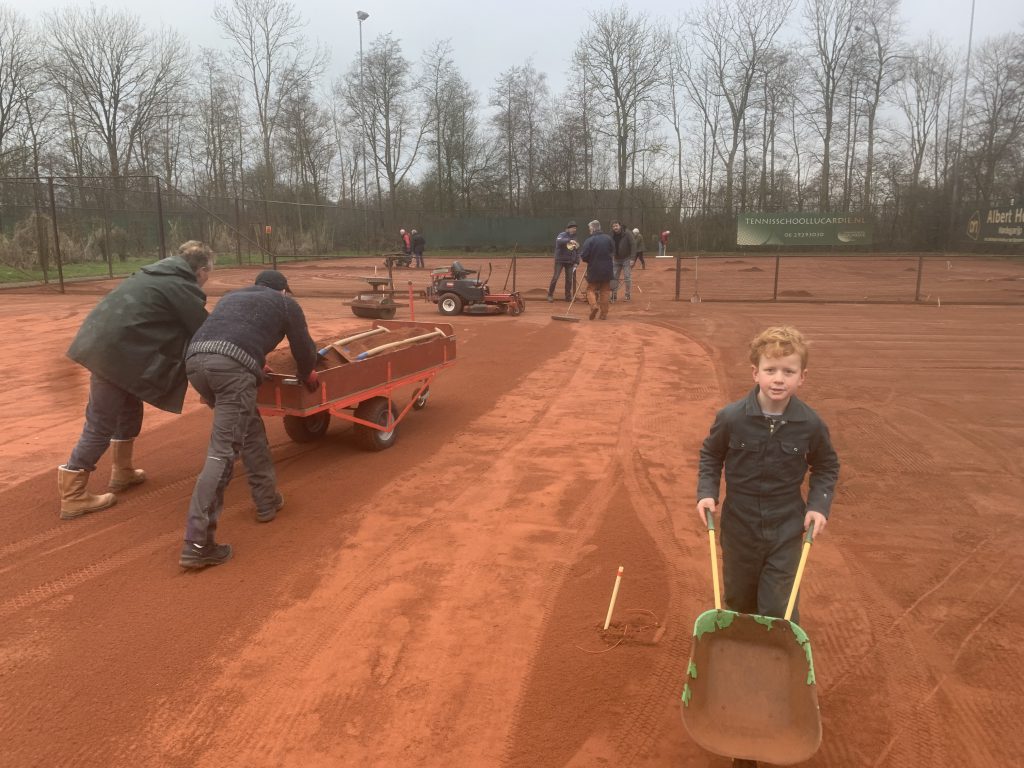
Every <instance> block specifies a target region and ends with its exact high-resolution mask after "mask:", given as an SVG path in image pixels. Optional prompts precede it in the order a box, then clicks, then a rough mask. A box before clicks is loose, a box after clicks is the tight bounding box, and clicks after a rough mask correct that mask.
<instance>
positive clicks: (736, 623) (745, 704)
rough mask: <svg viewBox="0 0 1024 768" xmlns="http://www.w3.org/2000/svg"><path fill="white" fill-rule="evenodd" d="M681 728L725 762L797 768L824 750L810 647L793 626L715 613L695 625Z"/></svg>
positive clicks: (706, 615) (727, 613) (724, 612)
mask: <svg viewBox="0 0 1024 768" xmlns="http://www.w3.org/2000/svg"><path fill="white" fill-rule="evenodd" d="M682 715H683V724H684V725H685V726H686V730H687V731H688V732H689V733H690V736H691V737H693V740H694V741H696V742H697V744H699V745H700V746H701V747H703V748H704V749H706V750H708V751H709V752H714V753H716V754H719V755H724V756H726V757H734V758H743V759H746V760H757V761H763V762H766V763H772V764H774V765H791V764H793V763H799V762H802V761H804V760H807V759H809V758H810V757H811V756H812V755H813V754H814V753H815V752H816V751H817V750H818V746H819V745H820V744H821V716H820V713H819V711H818V693H817V688H816V686H815V681H814V663H813V660H812V658H811V644H810V641H809V640H808V638H807V635H806V633H805V632H804V631H803V630H802V629H801V628H800V627H799V626H798V625H797V624H795V623H794V622H792V621H786V620H785V619H775V618H769V617H766V616H755V615H752V614H745V613H736V612H734V611H725V610H710V611H705V612H704V613H702V614H701V615H700V616H698V617H697V621H696V622H694V625H693V648H692V651H691V654H690V664H689V667H688V668H687V677H686V684H685V686H684V687H683V698H682Z"/></svg>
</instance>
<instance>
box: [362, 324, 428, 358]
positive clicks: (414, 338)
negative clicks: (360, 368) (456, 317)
mask: <svg viewBox="0 0 1024 768" xmlns="http://www.w3.org/2000/svg"><path fill="white" fill-rule="evenodd" d="M444 335H445V333H444V331H442V330H441V329H440V328H436V327H435V328H434V330H432V331H431V332H430V333H424V334H421V335H419V336H411V337H409V338H408V339H402V340H401V341H392V342H391V343H390V344H381V345H380V346H379V347H374V348H373V349H368V350H366V351H365V352H360V353H359V354H358V355H356V356H355V359H356V360H365V359H366V358H368V357H374V356H375V355H379V354H381V353H382V352H387V351H388V350H389V349H395V348H396V347H401V346H405V345H406V344H416V343H418V342H421V341H425V340H426V339H433V338H434V337H436V336H444Z"/></svg>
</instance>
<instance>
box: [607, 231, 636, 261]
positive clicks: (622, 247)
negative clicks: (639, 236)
mask: <svg viewBox="0 0 1024 768" xmlns="http://www.w3.org/2000/svg"><path fill="white" fill-rule="evenodd" d="M612 241H613V242H614V243H615V260H616V261H628V260H630V259H632V258H633V257H634V256H636V243H634V242H633V233H632V232H628V231H626V230H625V229H624V230H622V231H621V232H619V233H618V234H613V235H612Z"/></svg>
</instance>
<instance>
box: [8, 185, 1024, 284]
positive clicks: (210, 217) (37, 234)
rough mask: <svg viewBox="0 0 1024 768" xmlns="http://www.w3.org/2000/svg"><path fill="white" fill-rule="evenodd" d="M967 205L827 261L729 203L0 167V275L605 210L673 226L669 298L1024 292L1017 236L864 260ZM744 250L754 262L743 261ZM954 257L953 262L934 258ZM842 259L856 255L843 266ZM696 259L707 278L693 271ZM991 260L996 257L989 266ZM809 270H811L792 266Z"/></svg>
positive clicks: (475, 234)
mask: <svg viewBox="0 0 1024 768" xmlns="http://www.w3.org/2000/svg"><path fill="white" fill-rule="evenodd" d="M914 211H916V212H914ZM966 215H967V214H966V213H965V214H963V215H962V216H958V217H955V218H954V219H951V218H950V217H949V214H948V211H943V210H939V209H938V208H935V209H927V208H920V209H913V210H912V211H911V214H910V215H904V217H903V218H902V219H901V218H900V215H899V214H898V212H896V211H895V210H891V209H885V210H882V211H880V212H879V214H878V216H877V217H876V218H875V221H874V232H875V237H874V242H873V243H871V244H862V245H848V246H841V247H835V248H832V249H831V250H829V249H825V250H824V253H825V255H824V256H823V258H825V259H826V261H824V262H822V261H821V258H810V257H811V256H817V257H822V249H820V248H819V249H807V248H799V247H796V248H794V247H792V246H785V247H783V246H758V247H753V248H743V249H738V248H737V246H736V216H735V215H728V214H706V213H703V212H701V211H700V210H698V209H696V208H690V209H686V208H684V209H683V210H681V211H680V210H678V209H672V210H671V211H669V210H667V209H665V208H662V207H651V206H639V205H634V206H629V205H627V206H626V207H625V208H623V209H619V208H612V207H594V206H592V205H591V206H588V207H586V208H585V209H584V208H583V207H582V206H581V207H579V208H575V209H574V208H571V207H557V208H556V207H547V208H544V209H543V210H538V211H536V212H534V213H533V214H532V215H523V214H518V215H514V214H512V213H510V212H508V211H494V210H475V211H473V212H472V213H459V214H451V215H444V214H439V213H437V212H436V211H426V210H420V209H416V208H411V207H406V208H403V209H401V210H391V209H386V210H385V212H384V213H380V212H378V211H376V210H373V211H371V210H365V209H363V208H361V207H353V206H340V205H329V204H309V203H300V202H297V201H286V200H254V199H250V198H244V197H209V196H197V195H192V194H189V193H187V192H184V191H182V190H179V189H176V188H174V187H173V186H172V185H169V184H168V183H167V182H166V181H164V180H162V179H160V178H159V177H156V176H134V177H122V178H117V179H114V178H111V177H52V178H12V177H0V283H18V282H20V283H25V282H43V283H51V282H55V283H57V284H58V285H59V286H60V289H61V290H63V285H64V281H65V279H76V278H78V277H82V278H85V277H93V278H96V277H113V276H115V275H121V274H128V273H129V272H131V271H133V270H134V269H136V268H137V267H138V266H141V265H142V264H146V263H150V262H152V261H155V260H156V259H157V258H161V257H163V256H165V255H167V254H168V253H173V252H174V250H175V249H176V248H177V246H178V245H179V244H180V243H182V242H184V241H186V240H191V239H196V240H203V241H205V242H207V243H210V244H211V245H212V247H213V248H214V250H215V251H216V252H217V254H218V259H219V262H220V263H221V264H232V263H234V264H238V265H255V264H259V265H264V264H266V265H274V266H276V265H277V264H278V262H279V261H281V260H284V261H288V260H294V259H311V258H317V259H322V258H329V257H338V256H354V255H367V254H379V253H390V252H394V251H396V250H397V249H398V248H399V234H398V232H399V229H400V228H404V229H406V230H412V229H417V230H419V231H420V232H422V233H423V234H424V235H425V237H426V240H427V250H428V252H432V253H435V254H436V253H437V252H438V251H452V252H469V253H482V254H489V253H493V254H494V255H495V256H496V257H498V258H501V257H502V256H503V255H507V254H510V253H520V254H531V253H532V254H536V255H539V256H549V255H550V253H551V251H552V247H553V242H554V238H555V235H556V234H557V233H558V232H560V231H562V230H563V229H564V228H565V226H566V224H567V223H568V222H569V221H575V222H576V223H577V224H578V226H579V231H580V235H581V237H585V233H586V231H587V230H586V226H587V222H588V221H590V220H592V219H598V220H600V221H601V222H602V225H603V226H604V229H605V230H606V231H607V230H609V229H610V224H611V222H612V221H614V220H620V221H622V223H623V224H624V225H625V226H626V227H628V228H630V229H632V228H637V229H639V230H640V231H641V232H642V233H643V235H644V239H645V251H646V254H647V256H648V258H652V257H654V256H655V255H656V254H657V252H658V235H659V233H660V232H661V231H663V230H666V229H667V230H670V231H671V233H672V234H671V237H670V245H669V253H671V254H673V255H676V256H680V257H681V258H680V260H678V261H676V262H675V263H674V266H673V267H672V268H674V269H676V271H677V293H676V298H681V299H683V300H685V299H686V298H687V297H688V296H691V295H692V296H695V297H698V299H700V298H702V299H703V300H718V299H721V300H730V299H734V300H754V301H765V300H768V301H771V300H775V301H779V300H786V299H800V298H807V299H810V300H814V299H816V298H819V297H824V299H826V300H851V301H852V300H864V299H868V300H894V301H904V300H908V301H925V300H930V297H931V296H933V295H935V296H939V295H941V290H938V289H936V290H932V288H935V287H936V285H932V283H937V284H941V285H942V286H944V287H946V288H947V291H946V292H947V295H948V296H949V297H950V298H949V300H950V301H954V300H957V299H956V298H955V297H956V296H960V295H962V296H963V300H965V301H966V300H981V301H987V300H992V301H995V302H997V303H1004V302H1007V301H1009V302H1011V303H1014V302H1017V301H1020V294H1021V293H1024V285H1021V283H1018V282H1016V281H1017V280H1020V279H1021V278H1020V277H1018V276H1017V272H1019V271H1020V268H1021V265H1022V264H1024V259H1022V258H1021V256H1020V248H1019V247H1018V248H999V247H994V248H993V247H988V248H986V250H987V251H988V252H989V253H992V252H995V253H997V254H1000V253H1001V254H1002V256H1003V259H1002V260H998V259H997V260H996V261H993V260H991V259H987V260H986V259H985V257H982V256H980V255H979V256H978V257H977V258H976V259H975V261H974V262H973V264H972V261H971V258H972V257H968V258H966V259H964V258H961V257H960V256H954V257H951V259H946V258H945V257H944V256H943V257H941V258H940V257H934V256H921V257H917V256H905V257H893V258H877V259H876V260H875V261H873V262H872V261H870V259H871V258H872V257H880V255H881V254H885V253H886V252H892V251H911V250H915V246H918V247H922V246H925V247H929V248H930V249H931V250H933V251H942V250H943V248H942V247H941V243H944V242H947V241H949V240H950V239H951V238H950V233H951V232H953V230H954V226H953V222H958V221H959V220H960V219H964V220H966V219H965V217H966ZM974 247H975V248H977V246H974ZM951 250H953V249H951ZM955 250H956V251H957V252H958V253H960V254H963V253H970V252H971V251H972V246H971V245H970V244H968V243H966V242H960V241H959V240H957V248H956V249H955ZM812 251H813V253H812ZM737 254H739V255H738V256H737ZM804 257H808V259H806V260H805V258H804ZM858 259H860V261H859V262H858ZM865 259H867V260H865ZM740 260H745V262H749V263H747V264H746V266H745V267H740V266H738V262H739V261H740ZM954 260H955V263H956V269H954V268H953V266H949V267H948V268H946V269H944V270H943V268H942V267H943V266H944V265H946V264H948V265H953V264H954ZM745 262H744V263H745ZM847 262H849V263H850V264H855V263H859V266H857V267H852V266H850V267H844V266H841V265H843V264H847ZM659 264H663V262H660V261H659ZM672 264H673V263H672V262H669V265H670V266H671V265H672ZM702 264H703V265H704V267H705V270H704V273H703V276H704V280H703V282H702V281H701V280H700V278H699V277H698V276H699V275H700V274H701V265H702ZM993 264H997V265H998V266H999V269H995V270H994V271H993V268H992V265H993ZM865 269H867V271H868V273H869V277H872V278H873V279H875V280H876V281H878V282H879V283H880V284H881V283H885V285H886V286H887V287H883V288H882V289H878V288H877V287H875V288H872V287H871V286H867V290H865V286H862V285H861V282H858V281H859V280H860V278H857V279H853V278H851V279H853V282H849V283H848V285H849V291H846V292H844V289H839V288H837V287H839V286H842V285H844V283H843V281H844V280H846V279H847V278H846V277H842V275H846V274H847V273H849V274H855V273H859V271H864V270H865ZM1015 270H1016V271H1015ZM691 271H692V274H690V273H691ZM968 272H975V273H977V275H978V277H977V279H976V280H975V283H972V286H973V287H971V288H970V290H967V292H966V293H964V292H963V291H960V292H957V291H956V290H952V291H951V290H948V288H949V286H952V285H954V284H956V283H957V281H958V280H959V281H961V282H963V280H968V282H969V281H970V279H972V278H968V277H967V274H968ZM805 274H806V275H807V276H808V277H806V278H805V277H802V276H801V275H805ZM691 278H692V282H693V286H692V287H691V286H689V284H688V281H690V280H691ZM929 280H930V281H931V283H930V282H929ZM808 281H810V282H808ZM814 281H818V283H821V285H819V287H818V288H817V289H816V290H812V288H811V287H810V286H811V284H812V283H814ZM701 282H702V284H701ZM830 283H831V288H829V287H828V284H830ZM823 286H824V287H823ZM908 286H909V287H908ZM1018 286H1021V287H1020V288H1018ZM961 288H963V285H961ZM832 289H837V290H839V294H836V291H835V290H832ZM803 294H808V295H807V296H803ZM830 296H832V297H833V298H827V297H830ZM986 297H987V298H986Z"/></svg>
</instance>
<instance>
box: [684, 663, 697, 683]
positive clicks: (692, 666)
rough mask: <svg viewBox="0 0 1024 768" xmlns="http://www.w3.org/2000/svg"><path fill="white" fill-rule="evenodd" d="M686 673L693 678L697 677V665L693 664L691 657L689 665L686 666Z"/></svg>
mask: <svg viewBox="0 0 1024 768" xmlns="http://www.w3.org/2000/svg"><path fill="white" fill-rule="evenodd" d="M686 674H688V675H689V676H690V678H691V679H693V680H696V679H697V665H696V664H694V662H693V660H692V659H691V660H690V666H689V667H687V668H686Z"/></svg>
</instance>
